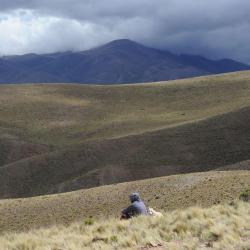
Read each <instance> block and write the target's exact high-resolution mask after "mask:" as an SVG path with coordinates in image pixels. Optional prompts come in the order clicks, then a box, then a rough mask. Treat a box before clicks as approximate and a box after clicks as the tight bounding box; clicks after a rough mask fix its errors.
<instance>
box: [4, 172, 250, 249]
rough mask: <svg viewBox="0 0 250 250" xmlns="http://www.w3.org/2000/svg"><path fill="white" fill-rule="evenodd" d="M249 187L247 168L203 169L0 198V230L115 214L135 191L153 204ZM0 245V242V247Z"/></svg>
mask: <svg viewBox="0 0 250 250" xmlns="http://www.w3.org/2000/svg"><path fill="white" fill-rule="evenodd" d="M249 188H250V171H232V172H230V171H228V172H205V173H192V174H185V175H175V176H167V177H160V178H153V179H147V180H142V181H134V182H127V183H120V184H116V185H108V186H102V187H97V188H91V189H85V190H79V191H75V192H69V193H64V194H56V195H46V196H39V197H33V198H25V199H9V200H0V218H1V219H0V232H6V231H23V230H30V229H34V228H39V227H48V226H51V225H54V224H64V225H68V224H70V223H72V222H74V221H79V220H81V219H82V218H88V217H90V216H92V217H93V218H94V220H96V219H98V218H102V217H103V216H104V217H108V216H117V218H118V217H119V214H120V211H121V210H122V208H124V207H125V206H127V205H128V194H129V193H131V192H133V191H138V192H139V193H140V194H141V196H142V198H143V200H144V201H145V203H146V205H147V206H149V207H153V208H155V209H156V210H159V211H161V210H164V211H166V210H168V211H171V210H174V209H177V208H178V209H179V208H183V209H184V208H187V207H189V206H202V207H209V206H212V205H214V204H219V203H223V202H226V201H233V200H234V199H235V198H237V197H239V195H240V194H241V193H242V192H243V191H245V190H247V189H249ZM0 249H1V248H0Z"/></svg>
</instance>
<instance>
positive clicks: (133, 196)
mask: <svg viewBox="0 0 250 250" xmlns="http://www.w3.org/2000/svg"><path fill="white" fill-rule="evenodd" d="M129 199H130V201H131V202H134V201H140V195H139V194H138V193H132V194H130V195H129Z"/></svg>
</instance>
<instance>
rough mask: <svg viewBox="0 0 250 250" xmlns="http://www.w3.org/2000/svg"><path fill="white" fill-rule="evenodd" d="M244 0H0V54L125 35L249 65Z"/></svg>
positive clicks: (79, 46) (249, 8) (80, 46)
mask: <svg viewBox="0 0 250 250" xmlns="http://www.w3.org/2000/svg"><path fill="white" fill-rule="evenodd" d="M249 12H250V1H249V0H0V54H1V55H7V54H25V53H51V52H58V51H68V50H73V51H80V50H85V49H89V48H93V47H96V46H99V45H101V44H104V43H106V42H109V41H112V40H115V39H122V38H127V39H131V40H134V41H137V42H139V43H142V44H144V45H146V46H150V47H155V48H159V49H165V50H170V51H172V52H175V53H179V54H180V53H185V54H199V55H203V56H206V57H208V58H214V59H218V58H232V59H235V60H239V61H242V62H245V63H249V64H250V53H249V52H250V14H249Z"/></svg>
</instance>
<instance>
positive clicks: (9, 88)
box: [0, 71, 250, 198]
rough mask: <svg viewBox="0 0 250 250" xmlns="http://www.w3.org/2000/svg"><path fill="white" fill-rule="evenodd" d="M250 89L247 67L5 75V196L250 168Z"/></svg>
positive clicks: (0, 94)
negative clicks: (117, 75) (133, 78)
mask: <svg viewBox="0 0 250 250" xmlns="http://www.w3.org/2000/svg"><path fill="white" fill-rule="evenodd" d="M249 94H250V72H247V71H246V72H237V73H232V74H225V75H219V76H208V77H199V78H192V79H185V80H178V81H169V82H159V83H152V84H135V85H116V86H90V85H64V84H57V85H46V84H39V85H1V86H0V103H1V108H0V117H1V118H0V145H1V154H0V163H1V166H0V183H1V184H0V185H1V186H0V187H1V188H0V197H1V198H10V197H27V196H34V195H41V194H50V193H57V192H65V191H71V190H77V189H81V188H89V187H94V186H100V185H105V184H112V183H118V182H123V181H131V180H138V179H145V178H150V177H157V176H164V175H170V174H179V173H188V172H197V171H198V172H200V171H207V170H213V169H222V170H223V169H228V166H232V165H234V166H237V167H236V168H234V169H249V164H238V163H240V162H247V161H248V160H249V159H250V157H249V156H250V134H249V133H250V130H249V122H250V115H249V114H250V112H249V104H250V99H249ZM237 164H238V165H237ZM229 169H230V167H229ZM45 183H46V185H45Z"/></svg>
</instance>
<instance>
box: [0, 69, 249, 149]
mask: <svg viewBox="0 0 250 250" xmlns="http://www.w3.org/2000/svg"><path fill="white" fill-rule="evenodd" d="M0 90H1V91H0V104H1V105H0V106H1V109H0V117H1V121H0V125H1V130H0V131H1V137H3V136H5V138H6V137H7V138H8V136H9V137H10V138H17V139H23V140H27V141H30V142H35V143H39V144H46V145H51V146H54V147H55V148H60V147H64V146H65V145H72V143H79V142H83V141H86V140H93V139H101V138H111V137H121V136H125V135H129V134H138V133H143V132H145V131H151V130H157V129H159V128H162V127H168V126H176V125H178V124H182V123H185V122H192V121H194V120H199V119H204V118H207V117H211V116H214V115H218V114H223V113H226V112H229V111H233V110H237V109H239V108H242V107H245V106H249V103H250V100H249V98H248V97H249V94H250V72H249V71H246V72H239V73H232V74H225V75H220V76H209V77H200V78H192V79H186V80H178V81H170V82H162V83H152V84H137V85H116V86H88V85H63V84H61V85H45V84H44V85H1V86H0Z"/></svg>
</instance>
